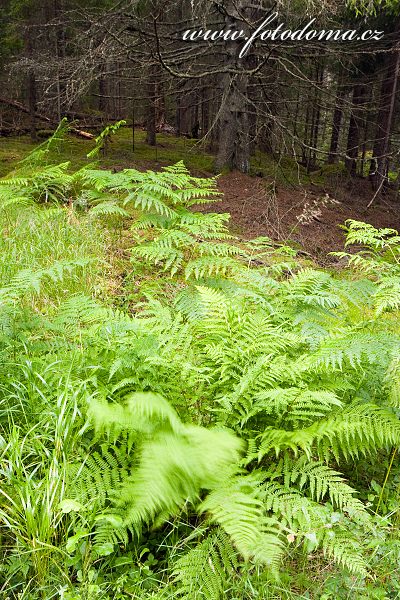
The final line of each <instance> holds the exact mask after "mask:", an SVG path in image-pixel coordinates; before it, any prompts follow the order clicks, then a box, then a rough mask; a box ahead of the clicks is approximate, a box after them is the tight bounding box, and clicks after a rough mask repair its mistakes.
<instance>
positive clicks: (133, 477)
mask: <svg viewBox="0 0 400 600" xmlns="http://www.w3.org/2000/svg"><path fill="white" fill-rule="evenodd" d="M63 128H64V124H62V125H61V126H60V128H59V129H58V131H57V132H56V134H55V135H54V136H53V137H52V138H50V139H49V140H48V141H47V142H45V143H44V144H43V145H42V146H40V147H39V148H37V149H36V150H35V151H33V152H32V153H31V154H30V155H29V156H27V157H26V158H25V159H24V160H23V161H21V162H20V163H19V164H18V165H17V168H16V169H15V170H14V171H12V172H11V173H9V174H8V175H7V176H6V177H4V178H3V179H1V180H0V226H1V233H2V235H1V238H0V250H1V252H0V323H1V328H0V352H1V361H0V453H1V454H0V456H1V458H0V469H1V477H0V533H1V538H0V540H1V557H2V561H1V567H0V590H1V594H2V595H3V597H4V598H9V599H13V598H20V599H22V598H23V599H26V600H28V599H29V600H36V599H43V598H46V599H48V598H63V599H65V600H83V599H85V600H89V599H90V600H93V599H96V598H99V599H100V598H102V599H109V600H117V599H122V598H124V599H125V598H141V599H146V598H158V599H167V598H171V599H172V598H181V599H183V598H187V599H188V600H200V599H205V600H218V599H219V598H223V597H226V598H229V599H231V600H234V599H243V598H249V599H250V598H323V599H325V600H329V599H334V598H335V599H336V598H350V597H356V598H382V599H383V598H397V597H398V596H399V594H400V577H399V574H398V562H399V559H400V538H399V535H398V524H399V515H400V512H399V511H400V498H399V489H400V488H399V485H400V471H399V467H398V461H397V449H398V446H399V442H400V423H399V419H398V416H399V408H400V399H399V392H400V377H399V365H400V346H399V344H400V336H399V331H398V329H399V328H398V322H397V319H398V310H399V307H400V266H399V265H400V237H399V236H398V235H397V233H396V232H395V231H393V230H390V229H386V230H378V229H375V228H373V227H372V226H370V225H366V224H364V223H360V222H356V221H352V222H348V223H347V224H346V228H345V235H346V245H347V252H343V253H340V258H341V261H342V262H343V265H346V267H345V268H343V269H342V270H341V271H335V272H329V271H327V270H323V269H321V268H318V267H317V266H316V265H313V264H312V263H311V262H305V261H304V259H302V258H300V257H299V256H297V253H296V250H294V249H293V248H291V247H290V246H289V245H286V246H282V245H277V244H276V243H274V242H273V241H272V240H270V239H268V238H258V239H253V240H251V241H244V240H243V239H239V238H236V237H234V236H233V235H232V234H231V233H230V231H229V229H228V222H229V215H225V214H217V213H210V212H200V211H199V210H197V211H196V206H199V205H201V204H204V203H209V202H212V201H218V197H219V194H218V191H217V188H216V182H215V180H214V179H199V178H195V177H192V176H191V175H190V173H189V172H188V171H187V169H186V168H185V166H184V165H183V163H178V164H176V165H174V166H169V167H164V168H163V169H162V170H161V171H159V172H154V171H147V172H141V171H138V170H134V169H125V170H122V171H119V172H111V171H108V170H103V169H99V168H98V166H97V165H96V164H90V165H87V166H85V167H83V168H79V169H74V168H71V166H70V165H69V164H68V163H61V164H56V163H53V162H49V157H50V156H52V155H53V154H52V152H53V151H54V146H56V145H57V144H58V143H59V141H60V138H61V137H62V134H63ZM103 139H104V138H100V139H99V141H98V148H99V149H100V148H101V144H102V140H103Z"/></svg>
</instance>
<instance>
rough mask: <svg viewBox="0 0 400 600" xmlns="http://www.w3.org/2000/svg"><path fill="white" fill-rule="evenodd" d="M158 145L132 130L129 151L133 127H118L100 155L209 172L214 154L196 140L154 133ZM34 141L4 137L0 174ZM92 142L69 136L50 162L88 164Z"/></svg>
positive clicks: (131, 164)
mask: <svg viewBox="0 0 400 600" xmlns="http://www.w3.org/2000/svg"><path fill="white" fill-rule="evenodd" d="M157 142H158V144H157V146H155V147H152V146H149V145H148V144H146V143H145V132H144V131H141V130H136V131H135V151H134V152H132V130H131V129H130V128H124V129H121V130H120V131H119V132H118V133H117V134H116V135H115V136H114V137H113V138H112V142H111V143H110V147H109V150H108V152H107V154H106V156H104V157H101V158H100V163H101V165H102V166H104V167H109V168H111V167H121V168H139V169H141V168H156V167H157V166H164V165H169V164H171V163H176V162H178V161H180V160H184V161H185V164H186V165H187V166H188V167H189V169H191V170H193V171H194V172H195V174H196V172H198V173H200V174H204V173H211V172H212V169H213V162H214V157H213V156H212V155H211V154H208V153H206V152H205V151H204V150H203V149H202V148H201V146H200V145H199V144H198V143H197V142H196V140H188V139H187V138H182V137H181V138H178V137H175V136H171V135H163V134H158V135H157ZM36 145H37V144H34V143H33V142H32V141H31V139H30V137H29V136H21V137H17V138H6V139H4V141H2V146H1V148H0V175H5V174H6V173H7V172H9V171H10V170H11V169H12V168H13V166H14V165H15V164H16V163H17V162H18V161H19V160H21V159H22V158H24V157H25V156H26V155H27V154H28V152H30V151H31V150H33V149H34V148H35V146H36ZM93 146H94V144H93V142H91V141H88V140H84V139H81V138H78V137H76V136H68V137H67V138H66V139H65V141H64V142H63V143H62V144H61V145H60V147H59V148H58V149H57V150H54V151H53V152H52V153H51V154H50V156H49V161H51V162H54V161H56V162H58V161H59V162H64V161H70V162H71V169H76V168H79V167H81V166H83V165H86V164H89V163H90V162H91V161H90V160H89V159H88V158H86V154H87V153H88V152H90V150H92V148H93Z"/></svg>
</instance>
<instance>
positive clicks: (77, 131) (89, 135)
mask: <svg viewBox="0 0 400 600" xmlns="http://www.w3.org/2000/svg"><path fill="white" fill-rule="evenodd" d="M0 103H1V104H7V106H11V107H12V108H16V109H17V110H19V111H21V112H23V113H26V114H27V115H30V114H31V111H30V110H29V108H27V107H26V106H24V105H23V104H21V102H17V101H16V100H8V99H7V98H3V97H1V96H0ZM33 116H34V117H35V119H39V120H40V121H46V123H50V124H51V125H57V124H58V123H57V121H55V120H54V119H50V118H49V117H47V116H46V115H43V114H42V113H39V112H37V111H35V112H34V113H33ZM69 130H70V131H71V133H73V134H75V135H77V136H79V137H83V138H85V139H87V140H92V139H94V135H93V134H92V133H89V132H88V131H82V130H81V129H77V128H76V127H71V126H70V128H69Z"/></svg>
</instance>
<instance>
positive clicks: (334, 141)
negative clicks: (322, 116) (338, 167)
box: [328, 77, 346, 164]
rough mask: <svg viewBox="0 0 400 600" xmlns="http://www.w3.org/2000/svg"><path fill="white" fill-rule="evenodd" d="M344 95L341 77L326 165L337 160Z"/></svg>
mask: <svg viewBox="0 0 400 600" xmlns="http://www.w3.org/2000/svg"><path fill="white" fill-rule="evenodd" d="M345 94H346V90H345V88H344V86H343V82H342V77H340V79H339V83H338V89H337V92H336V103H335V109H334V111H333V119H332V134H331V144H330V148H329V155H328V163H329V164H334V163H337V162H338V160H339V157H338V147H339V137H340V129H341V126H342V118H343V101H344V97H345Z"/></svg>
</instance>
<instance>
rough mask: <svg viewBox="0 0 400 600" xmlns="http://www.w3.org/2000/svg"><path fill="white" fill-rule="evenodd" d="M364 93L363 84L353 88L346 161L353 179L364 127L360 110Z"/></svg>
mask: <svg viewBox="0 0 400 600" xmlns="http://www.w3.org/2000/svg"><path fill="white" fill-rule="evenodd" d="M364 91H365V90H364V86H363V85H362V84H356V85H355V86H354V88H353V99H352V108H351V113H350V122H349V131H348V136H347V149H346V159H345V165H346V169H347V171H348V172H349V173H350V175H351V176H352V177H354V176H355V175H356V173H357V160H358V153H359V146H360V130H361V126H362V123H361V113H360V110H361V105H362V104H363V101H364Z"/></svg>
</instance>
